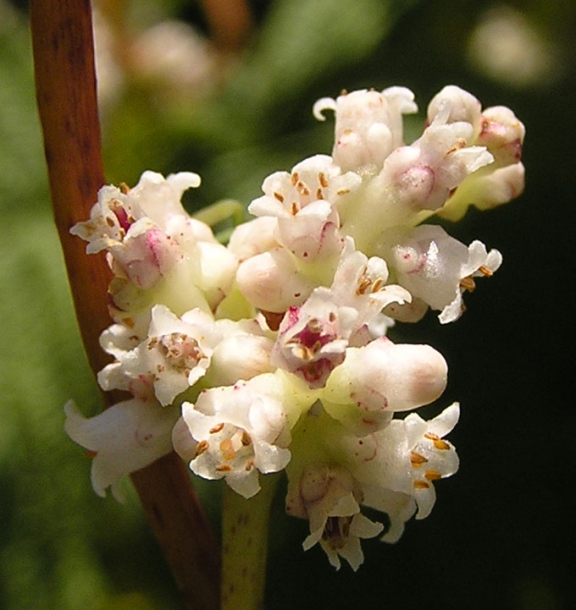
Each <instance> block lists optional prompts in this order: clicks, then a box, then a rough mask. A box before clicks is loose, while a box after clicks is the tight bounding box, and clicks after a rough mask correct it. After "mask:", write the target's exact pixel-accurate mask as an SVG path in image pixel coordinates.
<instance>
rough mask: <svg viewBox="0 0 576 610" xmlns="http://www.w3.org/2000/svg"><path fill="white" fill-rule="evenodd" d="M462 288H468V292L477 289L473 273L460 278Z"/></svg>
mask: <svg viewBox="0 0 576 610" xmlns="http://www.w3.org/2000/svg"><path fill="white" fill-rule="evenodd" d="M460 288H462V290H467V291H468V292H474V290H475V289H476V282H475V281H474V278H473V277H472V276H471V275H469V276H467V277H463V278H462V279H461V280H460Z"/></svg>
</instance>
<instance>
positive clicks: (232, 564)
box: [222, 474, 280, 610]
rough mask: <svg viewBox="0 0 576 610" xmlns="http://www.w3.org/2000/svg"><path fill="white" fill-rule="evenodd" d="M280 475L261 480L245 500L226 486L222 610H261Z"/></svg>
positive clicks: (223, 530) (223, 527)
mask: <svg viewBox="0 0 576 610" xmlns="http://www.w3.org/2000/svg"><path fill="white" fill-rule="evenodd" d="M279 479H280V475H279V474H272V475H265V476H261V477H260V483H261V485H262V489H261V490H260V491H259V492H258V493H257V494H256V495H255V496H253V497H252V498H250V499H249V500H246V499H245V498H243V497H242V496H241V495H239V494H237V493H236V492H235V491H233V490H232V489H230V488H229V487H228V486H226V488H225V491H224V513H223V520H222V610H239V609H240V608H241V609H242V610H262V609H263V607H264V586H265V584H266V559H267V550H268V530H269V522H270V508H271V505H272V500H273V499H274V493H275V491H276V487H277V484H278V481H279Z"/></svg>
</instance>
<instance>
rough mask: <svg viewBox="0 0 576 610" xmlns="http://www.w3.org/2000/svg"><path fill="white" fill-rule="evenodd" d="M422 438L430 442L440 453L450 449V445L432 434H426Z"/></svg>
mask: <svg viewBox="0 0 576 610" xmlns="http://www.w3.org/2000/svg"><path fill="white" fill-rule="evenodd" d="M424 438H427V439H428V440H431V441H432V442H433V443H434V447H435V448H436V449H439V450H440V451H446V450H448V449H450V445H449V444H448V443H447V442H446V441H443V440H442V439H441V438H440V437H439V436H438V435H437V434H434V433H433V432H427V433H426V434H425V435H424Z"/></svg>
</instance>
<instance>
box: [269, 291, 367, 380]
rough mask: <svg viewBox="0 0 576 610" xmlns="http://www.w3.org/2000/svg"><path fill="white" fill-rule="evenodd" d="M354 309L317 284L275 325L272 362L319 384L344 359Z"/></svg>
mask: <svg viewBox="0 0 576 610" xmlns="http://www.w3.org/2000/svg"><path fill="white" fill-rule="evenodd" d="M355 319H356V311H355V310H354V309H353V308H350V307H339V306H338V305H337V304H335V303H334V300H333V294H332V292H331V291H330V290H329V289H327V288H322V287H319V288H316V289H315V290H314V292H313V293H312V295H311V296H310V298H308V300H307V301H306V303H304V305H302V307H291V308H290V309H289V310H288V311H287V313H286V315H285V316H284V319H283V320H282V323H281V324H280V328H279V329H278V339H277V340H276V343H275V345H274V349H273V351H272V359H271V361H272V363H273V364H274V365H276V366H279V367H281V368H283V369H285V370H287V371H290V372H291V373H294V374H295V375H297V376H298V377H300V378H301V379H304V380H305V381H306V382H307V383H308V384H309V386H310V388H321V387H323V386H324V384H325V383H326V379H327V378H328V376H329V375H330V373H331V371H332V370H333V369H334V367H335V366H337V365H338V364H340V363H341V362H343V361H344V358H345V351H346V347H347V345H348V337H349V336H350V332H351V330H352V328H353V324H354V321H355Z"/></svg>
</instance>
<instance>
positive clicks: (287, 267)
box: [236, 248, 315, 314]
mask: <svg viewBox="0 0 576 610" xmlns="http://www.w3.org/2000/svg"><path fill="white" fill-rule="evenodd" d="M236 282H237V283H238V288H239V289H240V291H241V293H242V294H243V295H244V297H245V298H246V299H247V300H248V302H249V303H250V304H251V305H253V306H254V307H256V308H257V309H260V310H261V311H263V312H275V313H282V314H283V313H284V312H285V311H286V310H287V309H288V308H289V307H291V306H297V305H300V304H301V303H303V302H304V301H305V300H306V298H307V297H308V296H309V295H310V293H311V292H312V290H313V289H314V287H315V282H314V280H313V279H312V278H309V277H306V276H305V275H303V274H302V273H300V271H299V269H298V267H297V264H296V257H295V256H294V255H293V254H291V253H290V252H288V251H287V250H285V249H284V248H274V249H273V250H270V251H269V252H263V253H262V254H257V255H256V256H253V257H251V258H249V259H247V260H245V261H244V262H242V263H240V265H239V267H238V271H237V273H236Z"/></svg>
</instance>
